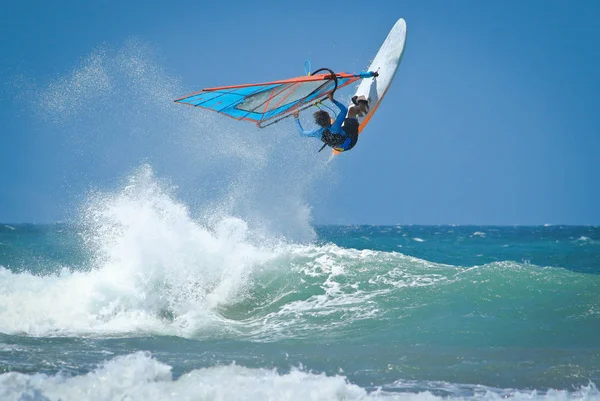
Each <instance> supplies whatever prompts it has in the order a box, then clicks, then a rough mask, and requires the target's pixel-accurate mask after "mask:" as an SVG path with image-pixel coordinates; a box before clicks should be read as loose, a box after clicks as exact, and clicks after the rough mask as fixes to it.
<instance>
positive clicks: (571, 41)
mask: <svg viewBox="0 0 600 401" xmlns="http://www.w3.org/2000/svg"><path fill="white" fill-rule="evenodd" d="M328 4H329V3H314V5H312V3H310V2H308V3H303V2H293V3H292V2H282V1H264V2H246V1H244V2H236V1H233V2H198V1H196V2H187V1H182V2H177V3H172V4H167V3H166V2H152V1H150V2H139V1H128V2H116V1H101V2H79V1H71V2H69V1H58V2H39V1H36V2H33V3H31V2H28V3H19V2H12V3H10V4H7V5H6V6H5V8H4V12H3V13H2V15H1V16H0V31H1V32H0V33H1V34H2V37H3V38H4V40H3V41H2V45H1V46H2V48H1V50H2V55H3V57H2V58H1V59H0V74H1V78H2V82H3V83H4V85H3V88H2V90H1V92H0V102H1V108H0V118H1V119H2V121H3V124H2V129H1V131H0V170H1V171H2V174H1V175H0V185H1V187H2V191H1V192H0V221H2V222H34V223H35V222H51V221H59V220H64V219H68V218H70V217H72V216H73V215H74V214H76V213H77V212H76V210H77V207H78V204H79V203H80V202H81V199H82V198H85V196H86V195H85V194H86V193H87V191H89V190H90V188H104V187H114V186H115V185H116V183H118V182H119V181H120V180H122V179H123V177H124V176H126V175H127V174H128V173H129V172H130V171H131V169H132V168H135V166H136V165H138V164H139V163H141V162H144V161H145V162H148V161H150V163H151V164H152V166H153V167H154V168H155V169H156V170H157V171H156V172H157V174H158V175H159V176H161V177H165V178H167V179H169V180H172V181H175V182H176V183H177V184H179V185H181V187H182V188H185V187H186V186H188V187H189V186H192V185H193V182H194V179H193V178H190V179H189V180H187V181H185V182H181V183H179V182H177V174H172V175H173V177H169V174H168V173H166V172H167V171H168V169H166V168H163V169H162V170H161V166H166V165H168V164H169V163H176V162H177V161H176V160H173V159H174V158H175V159H176V155H175V156H174V155H173V154H170V155H169V156H170V159H171V161H169V160H167V158H166V157H164V158H163V159H162V160H159V161H156V162H154V159H153V156H152V155H155V154H157V151H156V148H157V147H159V146H160V144H159V143H158V142H156V143H153V142H148V143H147V144H146V145H147V147H144V148H143V149H141V148H140V147H137V148H138V151H137V152H134V153H135V157H133V156H131V154H130V153H129V152H126V151H122V150H121V151H118V152H117V153H119V152H120V153H123V154H122V155H121V154H119V155H118V156H115V157H114V158H113V157H112V156H110V155H108V156H106V157H105V158H104V159H103V161H102V163H97V160H95V162H94V163H93V165H90V163H89V158H88V157H81V154H82V152H83V151H82V150H81V148H78V147H77V146H83V147H85V146H88V148H90V147H92V148H93V147H98V149H103V150H106V149H107V148H109V147H110V146H112V144H114V142H111V144H109V143H108V142H106V143H103V142H102V141H103V140H104V139H97V138H106V137H107V133H103V134H102V135H100V136H98V137H97V138H96V139H94V140H93V141H92V142H90V143H88V144H87V145H86V144H85V143H84V144H82V143H81V141H79V142H78V144H77V146H76V145H75V144H74V142H73V141H71V142H69V141H66V140H65V138H66V137H72V135H73V133H72V132H71V131H73V130H74V129H75V128H74V127H75V125H73V124H71V125H70V126H68V127H65V125H64V124H63V125H60V124H59V125H57V124H52V123H50V122H49V121H48V119H43V118H40V117H39V113H34V112H32V106H31V105H32V104H34V103H35V102H36V100H35V90H33V91H32V90H31V88H48V87H49V85H50V86H51V85H52V83H53V82H57V80H58V81H60V79H61V77H65V76H70V74H72V71H73V70H74V68H76V67H77V66H78V65H80V64H81V63H82V60H85V59H86V57H89V55H90V54H91V53H93V52H94V49H98V48H102V47H103V46H104V47H110V48H115V49H119V48H121V46H123V44H124V43H126V42H127V41H129V40H131V38H135V40H137V41H139V42H141V43H144V44H146V45H147V46H148V47H149V48H151V49H152V53H153V54H154V56H153V57H154V58H155V60H156V65H157V68H159V69H160V71H161V74H164V76H165V77H174V79H176V80H177V81H178V82H179V85H180V86H181V87H182V88H185V90H184V91H183V93H177V95H185V94H187V93H189V92H193V91H196V90H199V89H201V88H203V87H211V86H218V85H228V84H238V83H245V82H258V81H266V80H272V79H280V78H286V77H291V76H294V75H302V74H303V63H304V61H305V60H306V59H310V60H311V61H312V65H313V67H315V68H317V67H321V66H327V67H330V68H333V69H334V70H338V71H347V72H354V71H359V70H363V69H364V68H365V67H367V66H368V63H369V60H370V59H371V58H372V57H373V56H374V55H375V53H376V52H377V49H378V48H379V46H380V44H381V43H382V42H383V40H384V39H385V37H386V35H387V32H388V31H389V29H390V28H391V27H392V26H393V24H394V22H395V21H396V20H397V19H398V18H399V17H403V18H404V19H405V20H406V22H407V26H408V40H407V48H406V51H405V55H404V59H403V61H402V64H401V66H400V68H399V71H398V75H397V76H396V78H395V81H394V83H393V84H392V87H391V88H390V90H389V92H388V94H387V96H386V99H385V101H384V102H383V103H382V106H381V107H380V109H379V110H378V112H377V114H376V115H375V117H374V118H373V120H372V122H371V123H370V125H369V127H368V129H367V130H365V131H364V135H361V140H360V142H359V144H358V145H357V147H356V148H355V149H354V150H352V152H350V153H348V154H346V155H342V156H341V157H340V158H339V159H336V160H335V161H334V163H333V164H332V165H331V166H330V167H328V168H331V169H333V170H335V177H336V178H335V184H334V185H333V189H331V188H330V185H329V183H328V182H327V178H323V177H322V178H320V179H315V182H313V183H312V184H311V189H310V190H309V191H307V192H308V193H307V195H306V198H307V201H308V203H309V204H310V205H311V207H312V211H311V213H312V216H313V222H314V223H317V224H320V223H367V224H398V223H399V224H498V225H503V224H506V225H512V224H523V225H533V224H545V223H550V224H600V207H599V206H598V205H599V204H600V202H599V201H600V185H599V183H600V157H599V156H598V154H599V151H600V112H599V110H600V73H599V71H600V57H599V56H598V43H600V25H599V24H598V22H597V21H598V20H600V3H599V2H596V1H577V2H566V1H551V0H544V1H541V0H540V1H537V0H535V1H534V0H532V1H491V0H490V1H466V0H464V1H441V0H440V1H389V2H377V3H369V4H366V5H365V2H358V1H344V2H342V3H339V4H335V3H330V4H329V5H328ZM27 88H28V89H27ZM168 107H174V108H177V107H179V108H181V107H182V106H180V105H176V104H172V105H171V104H169V105H168ZM86 108H90V109H92V108H93V107H92V106H91V104H90V105H86ZM185 112H186V113H187V112H190V113H196V112H197V113H203V111H199V110H186V111H185ZM182 113H184V112H183V111H182ZM117 114H118V116H121V117H122V116H125V117H124V118H128V117H127V114H123V113H120V112H119V113H115V115H114V116H111V115H94V116H93V117H90V116H88V117H86V118H90V119H92V120H93V119H95V120H93V121H99V123H98V124H97V126H98V127H101V126H104V124H105V123H106V121H105V120H117V119H118V118H119V117H118V116H117ZM224 120H225V118H223V124H225V125H226V126H228V127H230V126H231V122H230V121H227V122H225V121H224ZM210 121H211V124H213V125H212V126H213V128H212V129H215V128H214V124H220V121H221V120H218V119H212V120H210ZM111 123H114V124H117V123H118V122H116V121H112V122H111ZM239 124H242V123H239ZM282 124H285V122H283V123H282ZM288 128H289V129H288ZM239 129H242V128H239ZM247 129H248V133H247V135H257V136H260V135H262V136H261V137H260V138H261V139H260V140H261V141H262V140H263V139H262V138H264V140H268V139H269V138H268V136H265V135H264V134H263V133H257V131H256V130H255V129H254V128H251V127H247ZM283 129H284V128H283V127H280V130H283ZM285 130H287V131H286V132H285V135H289V137H288V138H289V140H296V139H297V137H296V136H295V132H294V130H293V127H286V128H285ZM115 135H117V134H115ZM118 135H119V138H126V137H127V136H128V135H130V132H129V131H127V130H123V131H122V132H118ZM281 135H284V134H281ZM106 140H107V141H108V139H106ZM121 140H126V139H121ZM280 140H281V138H280ZM151 146H152V147H151ZM318 147H319V144H318V143H314V148H318ZM314 151H315V149H313V147H311V146H308V147H306V148H305V150H304V152H305V153H306V157H307V158H309V157H310V158H313V157H314V163H323V157H322V155H316V154H313V152H314ZM92 153H93V152H92ZM92 153H90V154H92ZM77 155H79V156H77ZM128 155H129V156H131V157H129V159H128V158H127V157H128ZM86 159H88V160H86ZM111 160H112V161H114V163H113V162H111ZM310 160H312V159H310ZM163 173H164V174H163ZM215 182H217V184H215V185H218V181H215ZM320 193H323V194H326V195H323V196H320V195H319V194H320ZM184 198H185V197H184ZM197 201H198V200H197ZM186 202H187V200H186ZM198 202H201V201H198Z"/></svg>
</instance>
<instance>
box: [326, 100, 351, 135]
mask: <svg viewBox="0 0 600 401" xmlns="http://www.w3.org/2000/svg"><path fill="white" fill-rule="evenodd" d="M328 97H329V100H331V102H332V103H333V104H335V105H336V106H337V107H338V109H340V112H339V113H338V115H337V117H336V118H335V121H334V122H333V124H332V125H331V132H339V131H340V130H341V129H342V124H343V123H344V120H345V119H346V114H348V109H347V108H346V106H344V105H343V104H341V103H340V102H338V101H337V100H335V99H334V98H333V94H331V93H330V94H329V96H328Z"/></svg>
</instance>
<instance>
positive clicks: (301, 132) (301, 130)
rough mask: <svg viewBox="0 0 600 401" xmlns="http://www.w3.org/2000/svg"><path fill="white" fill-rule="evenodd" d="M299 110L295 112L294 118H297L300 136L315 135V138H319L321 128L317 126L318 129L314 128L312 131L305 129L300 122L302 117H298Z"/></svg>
mask: <svg viewBox="0 0 600 401" xmlns="http://www.w3.org/2000/svg"><path fill="white" fill-rule="evenodd" d="M298 117H299V115H298V112H295V113H294V120H296V128H298V133H299V134H300V136H305V137H314V138H318V137H320V136H321V129H320V128H317V129H313V130H310V131H304V128H302V124H300V118H298Z"/></svg>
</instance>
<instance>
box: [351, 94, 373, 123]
mask: <svg viewBox="0 0 600 401" xmlns="http://www.w3.org/2000/svg"><path fill="white" fill-rule="evenodd" d="M352 103H354V104H355V106H351V107H350V109H349V110H348V117H350V118H356V117H362V116H364V115H366V114H367V113H368V112H369V100H368V99H367V98H366V97H365V96H364V95H360V96H354V97H353V98H352Z"/></svg>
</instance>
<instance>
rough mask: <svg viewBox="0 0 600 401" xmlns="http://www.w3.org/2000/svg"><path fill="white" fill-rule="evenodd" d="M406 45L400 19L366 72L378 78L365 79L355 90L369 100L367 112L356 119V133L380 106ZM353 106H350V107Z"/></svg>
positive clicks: (360, 130) (404, 23)
mask: <svg viewBox="0 0 600 401" xmlns="http://www.w3.org/2000/svg"><path fill="white" fill-rule="evenodd" d="M405 43H406V21H404V19H403V18H400V19H399V20H398V21H397V22H396V23H395V24H394V27H393V28H392V30H391V31H390V33H389V34H388V36H387V38H386V39H385V41H384V42H383V45H381V48H380V49H379V51H378V52H377V55H376V56H375V58H374V59H373V62H372V63H371V65H370V66H369V68H368V70H367V71H376V72H377V73H378V74H379V76H378V77H376V78H366V79H363V80H362V81H361V83H360V84H359V85H358V89H357V90H356V93H355V95H356V96H365V97H366V98H367V99H369V112H368V113H367V114H366V115H364V116H360V117H359V118H358V121H359V123H360V125H359V127H358V132H359V133H360V132H362V130H363V129H364V128H365V126H366V125H367V124H368V123H369V121H370V120H371V117H373V114H374V113H375V111H377V108H378V107H379V105H380V104H381V101H382V100H383V97H384V96H385V94H386V92H387V90H388V89H389V87H390V84H391V83H392V80H393V79H394V76H395V75H396V71H397V70H398V66H399V65H400V61H401V60H402V55H403V53H404V44H405ZM353 105H354V104H352V103H351V104H350V107H352V106H353Z"/></svg>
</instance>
